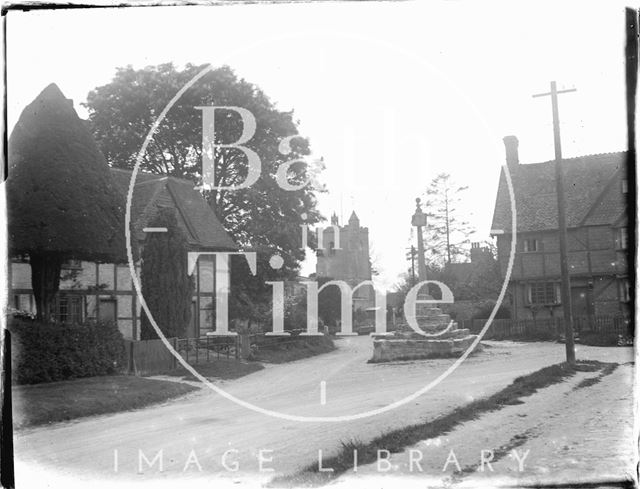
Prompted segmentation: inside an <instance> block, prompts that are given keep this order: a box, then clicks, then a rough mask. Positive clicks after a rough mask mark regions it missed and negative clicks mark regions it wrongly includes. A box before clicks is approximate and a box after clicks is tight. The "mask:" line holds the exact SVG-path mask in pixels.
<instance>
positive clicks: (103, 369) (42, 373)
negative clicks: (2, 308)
mask: <svg viewBox="0 0 640 489" xmlns="http://www.w3.org/2000/svg"><path fill="white" fill-rule="evenodd" d="M9 330H10V331H11V338H12V340H13V341H12V342H11V345H12V353H13V355H12V372H13V382H14V383H15V384H37V383H40V382H55V381H59V380H68V379H76V378H80V377H92V376H96V375H109V374H113V373H117V372H119V371H121V370H122V369H123V367H124V366H125V350H124V340H123V338H122V334H121V333H120V331H119V330H118V328H117V327H116V326H115V324H113V323H112V322H100V323H97V322H94V321H91V322H85V323H84V324H73V325H71V324H57V323H40V322H36V321H29V320H24V319H18V318H13V319H12V320H11V321H10V322H9Z"/></svg>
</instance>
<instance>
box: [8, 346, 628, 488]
mask: <svg viewBox="0 0 640 489" xmlns="http://www.w3.org/2000/svg"><path fill="white" fill-rule="evenodd" d="M337 344H338V349H337V350H336V351H334V352H331V353H328V354H324V355H320V356H317V357H312V358H308V359H304V360H300V361H297V362H292V363H288V364H281V365H268V366H267V368H266V369H264V370H261V371H259V372H256V373H253V374H251V375H249V376H246V377H243V378H240V379H237V380H234V381H228V382H220V383H219V385H220V386H221V387H223V388H225V389H226V390H227V391H228V392H230V393H232V394H233V395H235V396H237V397H239V398H241V399H243V400H245V401H248V402H251V403H253V404H256V405H258V406H260V407H263V408H267V409H271V410H277V411H279V412H283V413H289V414H295V415H304V416H342V415H351V414H356V413H361V412H364V411H367V410H371V409H376V408H380V407H382V406H385V405H387V404H389V403H391V402H394V401H397V400H399V399H401V398H403V397H405V396H407V395H410V394H412V393H413V392H415V391H416V390H417V389H419V388H421V387H423V386H424V385H426V384H428V383H429V382H430V381H431V380H433V379H435V378H436V377H437V376H438V375H440V374H441V373H442V372H443V371H444V370H446V368H447V367H448V366H449V365H451V363H452V360H444V359H443V360H423V361H413V362H397V363H390V364H368V363H366V361H367V359H369V358H370V357H371V353H372V340H371V338H369V337H364V336H363V337H349V338H343V339H340V340H338V341H337ZM487 344H488V345H489V346H488V348H486V349H485V350H484V351H483V352H481V353H479V354H478V355H475V356H471V357H469V358H468V359H467V361H465V362H464V363H463V364H462V365H461V366H460V367H459V368H458V369H457V370H456V371H455V372H454V373H453V374H452V375H451V376H449V377H448V378H447V379H445V380H444V381H443V382H441V383H440V384H439V385H437V386H436V387H435V388H434V389H432V390H431V391H429V392H428V393H426V394H424V395H423V396H421V397H419V398H418V399H416V400H414V401H412V402H411V403H409V404H405V405H404V406H402V407H400V408H397V409H394V410H392V411H390V412H386V413H384V414H381V415H377V416H373V417H368V418H363V419H358V420H355V421H349V422H341V423H320V422H304V423H303V422H298V421H287V420H282V419H276V418H273V417H268V416H265V415H264V414H260V413H256V412H253V411H251V410H248V409H246V408H244V407H240V406H238V405H236V404H235V403H233V402H231V401H229V400H227V399H224V398H222V397H221V396H219V395H218V394H216V393H214V392H213V391H211V390H210V389H208V388H205V389H203V390H201V391H199V392H197V393H194V394H192V395H189V396H187V397H186V398H182V399H178V400H174V401H171V402H168V403H165V404H163V405H159V406H153V407H150V408H146V409H142V410H138V411H133V412H126V413H118V414H112V415H104V416H97V417H92V418H85V419H83V420H78V421H74V422H68V423H60V424H57V425H52V426H49V427H42V428H36V429H31V430H25V431H22V432H19V433H18V434H16V439H15V459H16V479H17V481H18V483H19V484H20V485H21V487H31V482H32V481H33V480H35V479H38V480H39V482H38V487H42V481H45V480H46V481H48V483H47V485H49V486H50V487H58V486H59V484H60V483H73V484H74V485H75V484H78V485H82V486H87V485H88V484H91V487H92V489H94V488H98V487H113V484H114V483H117V484H118V485H119V486H120V485H122V486H123V487H126V486H129V485H131V484H135V486H136V487H140V486H141V485H142V486H147V485H149V486H153V487H163V486H165V485H166V486H167V487H169V486H171V487H174V486H175V483H176V482H178V481H185V482H189V484H190V486H191V487H200V486H203V487H204V486H205V485H206V486H207V487H211V484H212V483H215V485H216V487H221V486H226V485H230V486H233V487H238V485H241V486H245V485H246V486H258V485H260V484H261V483H264V482H267V481H268V480H270V479H271V478H272V477H273V476H275V475H278V474H287V473H291V472H294V471H296V470H299V469H300V468H302V467H304V466H306V465H309V464H316V463H317V460H318V451H319V450H322V452H323V456H324V457H326V456H329V455H331V454H332V453H335V452H336V451H337V450H338V449H339V448H340V443H341V442H342V441H347V440H350V439H358V440H361V441H365V442H366V441H369V440H371V439H372V438H374V437H376V436H377V435H379V434H381V433H383V432H386V431H389V430H391V429H396V428H400V427H402V426H406V425H408V424H413V423H416V422H418V421H422V420H429V419H433V418H435V417H437V416H438V415H440V414H442V413H445V412H447V411H450V410H451V409H453V408H455V407H456V406H459V405H461V404H465V403H467V402H469V401H471V400H473V399H477V398H478V397H484V396H488V395H491V394H492V393H494V392H496V391H498V390H500V389H502V388H503V387H505V386H506V385H508V384H509V383H510V382H512V381H513V380H514V379H515V378H516V377H518V376H520V375H525V374H528V373H530V372H533V371H535V370H538V369H540V368H542V367H544V366H547V365H550V364H554V363H559V362H561V361H563V360H564V345H562V344H556V343H513V342H488V343H487ZM577 348H578V350H577V356H578V358H589V359H598V360H603V361H617V362H628V361H631V360H632V356H633V353H632V349H631V348H595V347H584V346H580V345H578V347H577ZM322 381H324V382H325V383H326V403H325V404H322V403H321V392H320V390H321V389H320V383H321V382H322ZM225 452H227V455H226V458H225V459H223V456H224V454H225ZM156 456H157V457H158V458H156V460H155V463H154V464H153V466H152V467H148V464H147V462H146V461H145V458H146V459H147V460H148V461H150V462H151V461H153V460H154V458H155V457H156ZM260 459H263V462H262V470H260ZM160 461H161V462H162V464H163V467H162V469H163V470H162V471H160V470H159V463H160ZM225 463H226V467H225ZM140 467H142V471H140V470H139V469H140ZM236 468H237V470H234V469H236Z"/></svg>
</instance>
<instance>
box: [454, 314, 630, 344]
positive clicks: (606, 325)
mask: <svg viewBox="0 0 640 489" xmlns="http://www.w3.org/2000/svg"><path fill="white" fill-rule="evenodd" d="M486 322H487V320H486V319H468V320H464V321H458V323H459V327H461V328H468V329H469V330H471V332H472V333H475V334H477V333H479V332H480V331H481V330H482V328H484V326H485V325H486ZM573 330H574V333H575V334H576V335H581V334H583V335H584V334H587V333H598V334H602V335H605V334H615V335H622V336H633V333H634V326H633V320H632V319H631V318H628V317H625V316H578V317H574V318H573ZM562 336H564V320H563V318H544V319H520V320H514V319H494V320H493V321H492V323H491V326H489V329H488V330H487V332H486V334H485V336H484V338H485V339H488V340H506V339H540V340H545V339H558V338H560V337H562Z"/></svg>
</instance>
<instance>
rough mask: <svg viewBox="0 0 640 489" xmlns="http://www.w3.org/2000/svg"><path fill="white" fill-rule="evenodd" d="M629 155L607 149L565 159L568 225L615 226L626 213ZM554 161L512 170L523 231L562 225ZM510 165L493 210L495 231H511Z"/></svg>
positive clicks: (518, 219) (499, 187)
mask: <svg viewBox="0 0 640 489" xmlns="http://www.w3.org/2000/svg"><path fill="white" fill-rule="evenodd" d="M626 160H627V153H626V152H619V153H603V154H596V155H587V156H581V157H577V158H567V159H564V160H563V161H562V169H563V172H564V187H565V198H566V217H567V227H570V228H571V227H578V226H583V225H595V224H614V222H615V221H617V220H618V219H620V217H621V216H622V215H624V214H625V211H626V202H625V198H624V195H623V194H622V189H621V181H622V179H623V178H626V177H625V171H626ZM554 164H555V163H554V162H553V161H547V162H544V163H534V164H519V165H514V166H511V167H510V168H509V174H510V175H511V181H512V183H513V192H514V196H515V200H516V212H517V216H516V217H517V229H518V232H526V231H542V230H553V229H557V228H558V220H557V215H558V214H557V198H556V187H555V176H554ZM504 171H505V170H504V168H503V169H502V170H501V172H500V184H499V186H498V195H497V197H496V204H495V210H494V213H493V223H492V225H491V229H492V231H496V230H501V231H504V232H506V233H510V232H511V200H510V198H509V193H508V188H507V181H506V177H505V173H504Z"/></svg>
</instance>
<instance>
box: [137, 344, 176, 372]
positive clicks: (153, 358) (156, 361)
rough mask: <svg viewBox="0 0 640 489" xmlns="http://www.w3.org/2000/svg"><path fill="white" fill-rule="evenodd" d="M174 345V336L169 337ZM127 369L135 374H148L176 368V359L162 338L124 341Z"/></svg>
mask: <svg viewBox="0 0 640 489" xmlns="http://www.w3.org/2000/svg"><path fill="white" fill-rule="evenodd" d="M169 342H170V343H171V344H172V346H173V347H174V348H175V347H176V342H177V339H176V338H169ZM125 349H126V355H127V361H128V364H127V371H128V372H129V373H133V374H136V375H150V374H157V373H162V372H167V371H169V370H172V369H174V368H176V366H177V359H176V358H175V357H174V356H173V355H172V354H171V352H170V351H169V349H168V348H167V347H166V346H165V345H164V343H163V342H162V340H143V341H130V340H126V341H125Z"/></svg>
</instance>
